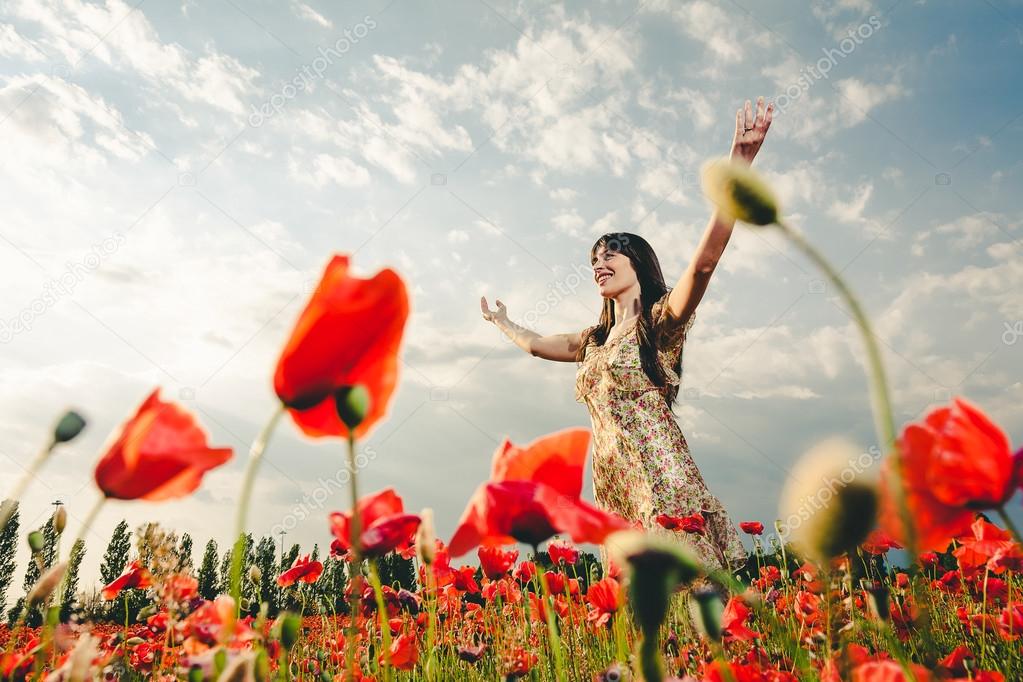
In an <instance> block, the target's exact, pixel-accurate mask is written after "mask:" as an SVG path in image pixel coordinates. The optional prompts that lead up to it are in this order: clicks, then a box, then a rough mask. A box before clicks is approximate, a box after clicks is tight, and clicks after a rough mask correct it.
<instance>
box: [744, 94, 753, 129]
mask: <svg viewBox="0 0 1023 682" xmlns="http://www.w3.org/2000/svg"><path fill="white" fill-rule="evenodd" d="M744 112H745V114H744V115H745V118H744V119H743V120H744V123H743V130H744V131H746V130H749V129H750V128H752V127H753V123H754V121H753V105H752V103H751V102H750V101H749V100H746V106H745V108H744Z"/></svg>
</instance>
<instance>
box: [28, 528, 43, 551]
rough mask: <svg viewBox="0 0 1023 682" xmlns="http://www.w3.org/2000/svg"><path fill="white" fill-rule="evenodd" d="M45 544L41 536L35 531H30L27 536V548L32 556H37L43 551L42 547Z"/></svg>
mask: <svg viewBox="0 0 1023 682" xmlns="http://www.w3.org/2000/svg"><path fill="white" fill-rule="evenodd" d="M45 544H46V540H45V538H43V534H42V533H40V532H39V531H37V530H34V531H32V532H31V533H29V534H28V547H29V549H31V550H32V553H33V554H37V553H39V552H41V551H43V546H44V545H45Z"/></svg>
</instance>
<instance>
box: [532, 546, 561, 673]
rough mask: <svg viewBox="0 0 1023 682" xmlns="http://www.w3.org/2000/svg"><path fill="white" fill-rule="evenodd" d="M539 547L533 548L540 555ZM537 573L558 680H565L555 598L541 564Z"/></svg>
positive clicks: (535, 553)
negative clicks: (555, 617)
mask: <svg viewBox="0 0 1023 682" xmlns="http://www.w3.org/2000/svg"><path fill="white" fill-rule="evenodd" d="M539 553H540V552H539V550H538V548H536V547H534V548H533V554H534V555H539ZM536 574H537V577H538V582H539V583H540V593H541V594H542V595H543V612H544V614H545V615H546V616H547V636H548V637H549V638H550V642H551V653H552V654H553V655H554V674H555V679H556V680H557V682H565V681H566V680H567V679H568V678H567V677H566V676H565V656H564V653H563V652H562V649H561V636H560V635H559V634H558V624H557V622H556V621H555V619H554V600H553V599H552V598H551V593H550V590H549V589H547V576H546V574H545V573H544V572H543V570H542V568H541V567H540V566H537V569H536Z"/></svg>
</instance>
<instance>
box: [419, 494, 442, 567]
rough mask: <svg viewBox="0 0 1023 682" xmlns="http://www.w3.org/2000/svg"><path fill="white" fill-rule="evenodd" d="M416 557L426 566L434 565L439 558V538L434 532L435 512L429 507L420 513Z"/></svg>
mask: <svg viewBox="0 0 1023 682" xmlns="http://www.w3.org/2000/svg"><path fill="white" fill-rule="evenodd" d="M416 555H417V556H418V557H419V561H420V563H422V564H423V565H424V566H429V565H430V564H432V563H433V560H434V559H435V558H436V556H437V536H436V535H435V533H434V530H433V510H432V509H430V508H429V507H427V508H425V509H423V511H421V512H419V527H418V528H417V529H416Z"/></svg>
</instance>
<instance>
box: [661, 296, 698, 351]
mask: <svg viewBox="0 0 1023 682" xmlns="http://www.w3.org/2000/svg"><path fill="white" fill-rule="evenodd" d="M670 294H671V292H670V291H669V292H668V293H666V294H664V296H661V298H660V299H658V300H657V302H656V303H654V305H653V307H652V308H651V309H650V317H651V319H652V320H653V328H654V334H655V338H656V339H657V348H658V350H659V351H661V352H662V353H664V352H676V351H678V350H680V349H681V348H682V344H684V343H685V340H686V335H687V334H688V333H689V329H690V328H691V327H692V326H693V322H694V321H695V320H696V313H695V312H694V313H693V314H691V315H690V316H689V319H687V320H682V319H681V318H678V317H675V316H674V315H672V314H671V309H670V307H669V306H668V296H669V295H670Z"/></svg>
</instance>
